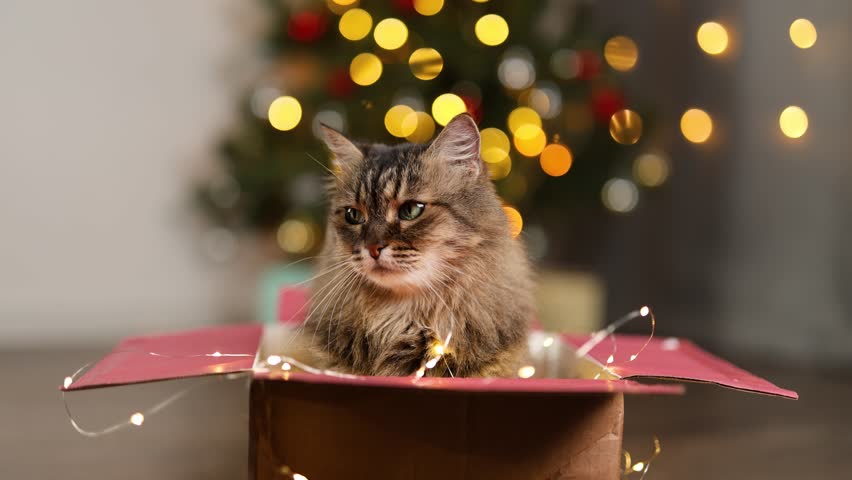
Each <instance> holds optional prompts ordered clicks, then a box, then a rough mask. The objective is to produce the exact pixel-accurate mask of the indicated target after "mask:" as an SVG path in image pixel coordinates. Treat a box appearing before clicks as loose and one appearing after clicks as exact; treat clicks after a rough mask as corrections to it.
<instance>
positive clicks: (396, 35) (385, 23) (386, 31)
mask: <svg viewBox="0 0 852 480" xmlns="http://www.w3.org/2000/svg"><path fill="white" fill-rule="evenodd" d="M373 38H374V39H376V44H377V45H378V46H380V47H382V48H384V49H385V50H396V49H397V48H399V47H401V46H403V45H404V44H405V41H406V40H408V27H406V26H405V24H404V23H402V20H399V19H398V18H386V19H384V20H382V21H381V22H379V23H377V24H376V28H375V30H373Z"/></svg>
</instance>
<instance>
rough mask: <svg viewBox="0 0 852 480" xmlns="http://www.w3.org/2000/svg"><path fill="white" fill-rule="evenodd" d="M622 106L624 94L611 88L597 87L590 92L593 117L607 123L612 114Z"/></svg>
mask: <svg viewBox="0 0 852 480" xmlns="http://www.w3.org/2000/svg"><path fill="white" fill-rule="evenodd" d="M622 108H624V94H623V93H621V92H620V91H618V90H615V89H612V88H599V89H597V90H595V91H594V92H592V111H593V112H594V114H595V119H597V120H598V121H599V122H601V123H609V119H610V118H611V117H612V114H614V113H615V112H617V111H619V110H621V109H622Z"/></svg>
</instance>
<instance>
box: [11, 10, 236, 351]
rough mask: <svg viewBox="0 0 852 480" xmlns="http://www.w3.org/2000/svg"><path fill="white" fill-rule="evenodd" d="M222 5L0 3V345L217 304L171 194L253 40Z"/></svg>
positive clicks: (223, 119) (181, 201) (181, 195)
mask: <svg viewBox="0 0 852 480" xmlns="http://www.w3.org/2000/svg"><path fill="white" fill-rule="evenodd" d="M237 3H240V2H238V1H237V0H234V1H232V2H227V1H226V0H192V1H187V0H181V1H177V2H173V1H168V0H157V1H150V0H145V1H138V0H135V1H128V0H122V1H116V0H102V1H97V0H75V1H71V2H63V1H53V2H50V1H33V0H12V1H10V0H3V2H2V3H0V348H10V347H24V346H27V345H29V344H32V343H35V342H40V343H47V344H51V343H57V342H88V341H92V340H104V339H109V338H113V337H116V336H119V335H125V334H129V333H136V332H145V331H152V330H162V329H174V328H182V327H185V326H187V325H197V324H204V323H212V322H214V321H216V320H217V319H218V318H219V317H220V316H221V315H220V314H219V313H218V309H217V308H216V302H215V297H216V296H217V294H218V293H219V292H220V291H221V279H222V277H223V274H224V273H225V268H223V267H214V266H212V265H211V264H210V263H209V262H208V261H206V260H205V259H204V257H203V256H202V255H200V253H199V249H198V242H197V232H196V231H195V228H194V227H193V226H192V225H191V223H192V222H191V221H190V220H191V217H190V216H189V215H188V214H187V211H188V210H189V209H187V208H186V205H185V204H186V201H187V198H188V192H189V182H190V174H191V173H193V171H194V170H197V167H198V165H199V164H203V163H205V161H206V160H205V159H206V158H207V157H208V156H209V155H208V154H209V153H210V152H211V150H212V146H213V145H214V141H215V139H216V138H217V136H218V135H219V134H220V133H221V129H222V127H224V126H226V125H227V124H228V122H229V121H230V119H231V113H230V112H231V110H232V108H233V103H234V98H235V96H234V93H233V90H234V89H233V87H229V86H228V85H227V83H228V82H227V81H226V80H225V78H226V75H224V69H225V67H226V65H227V63H228V61H229V60H231V58H229V56H233V55H234V54H235V53H239V52H241V51H245V52H248V53H251V48H252V46H253V45H252V44H251V43H250V39H248V38H247V37H246V35H245V34H241V33H240V32H239V31H238V29H236V28H234V25H233V20H234V19H233V17H232V14H233V13H234V12H233V11H234V10H235V8H236V4H237ZM243 3H245V2H243ZM241 49H242V50H241Z"/></svg>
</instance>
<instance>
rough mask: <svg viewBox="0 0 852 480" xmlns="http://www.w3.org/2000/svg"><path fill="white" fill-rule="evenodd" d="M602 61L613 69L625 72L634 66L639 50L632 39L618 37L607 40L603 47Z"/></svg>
mask: <svg viewBox="0 0 852 480" xmlns="http://www.w3.org/2000/svg"><path fill="white" fill-rule="evenodd" d="M604 59H606V63H608V64H609V66H610V67H612V68H613V69H615V70H618V71H619V72H626V71H629V70H631V69H633V67H635V66H636V62H637V61H638V60H639V49H638V48H637V47H636V42H634V41H633V39H631V38H630V37H625V36H621V35H619V36H616V37H612V38H610V39H609V40H607V42H606V44H605V45H604Z"/></svg>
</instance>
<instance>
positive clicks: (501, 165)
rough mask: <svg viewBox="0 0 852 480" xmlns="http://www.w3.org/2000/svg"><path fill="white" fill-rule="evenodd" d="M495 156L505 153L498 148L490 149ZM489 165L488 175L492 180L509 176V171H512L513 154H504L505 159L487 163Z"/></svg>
mask: <svg viewBox="0 0 852 480" xmlns="http://www.w3.org/2000/svg"><path fill="white" fill-rule="evenodd" d="M489 152H491V154H492V155H493V156H494V157H497V156H499V155H502V154H503V151H502V150H498V149H496V148H492V149H490V150H489ZM485 165H486V166H487V167H488V175H489V176H490V177H491V180H502V179H504V178H506V177H508V176H509V173H511V172H512V157H511V155H504V156H503V159H502V160H500V161H498V162H488V163H486V164H485Z"/></svg>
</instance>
